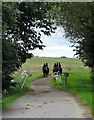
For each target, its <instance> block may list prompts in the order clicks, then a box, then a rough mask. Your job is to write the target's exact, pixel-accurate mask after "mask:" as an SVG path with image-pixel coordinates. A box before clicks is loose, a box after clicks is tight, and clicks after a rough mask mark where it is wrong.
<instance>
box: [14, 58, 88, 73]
mask: <svg viewBox="0 0 94 120" xmlns="http://www.w3.org/2000/svg"><path fill="white" fill-rule="evenodd" d="M46 62H47V63H48V65H49V68H50V72H52V69H53V64H54V63H55V62H60V63H61V65H62V68H63V71H70V70H80V69H87V67H84V65H83V63H82V62H81V61H80V60H79V59H76V58H50V57H34V58H31V59H28V60H27V61H26V63H25V64H23V65H22V68H21V69H20V70H19V71H18V72H16V74H20V73H21V72H22V71H23V70H27V71H28V72H30V73H35V72H42V66H43V64H44V63H46Z"/></svg>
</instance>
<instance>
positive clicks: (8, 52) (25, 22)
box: [2, 2, 55, 89]
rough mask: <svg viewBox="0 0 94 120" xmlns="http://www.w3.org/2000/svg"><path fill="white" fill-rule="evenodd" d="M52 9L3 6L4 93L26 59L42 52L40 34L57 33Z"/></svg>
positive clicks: (37, 5)
mask: <svg viewBox="0 0 94 120" xmlns="http://www.w3.org/2000/svg"><path fill="white" fill-rule="evenodd" d="M50 9H51V6H50V4H48V3H32V2H31V3H28V2H22V3H17V2H16V3H13V2H12V3H3V4H2V14H3V16H2V23H3V24H2V41H3V42H2V46H3V50H2V52H3V54H2V55H3V57H2V68H3V72H2V85H3V89H9V88H10V86H11V79H12V76H11V75H12V73H13V72H14V71H16V70H17V69H18V68H20V67H21V65H22V63H24V62H25V61H26V59H27V58H31V57H33V54H32V52H31V53H30V50H33V49H36V48H39V49H43V47H44V45H43V43H42V41H41V32H43V33H44V34H45V35H50V34H51V32H54V30H55V25H54V24H53V21H52V20H50V17H49V15H50V14H49V11H50ZM38 30H39V31H38Z"/></svg>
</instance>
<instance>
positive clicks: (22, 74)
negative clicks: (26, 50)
mask: <svg viewBox="0 0 94 120" xmlns="http://www.w3.org/2000/svg"><path fill="white" fill-rule="evenodd" d="M25 76H27V77H26V78H25ZM28 77H29V76H28V74H27V71H25V70H24V71H23V72H22V73H21V75H20V77H19V81H20V83H22V85H21V89H23V87H24V84H25V82H26V80H27V78H28ZM24 78H25V79H24Z"/></svg>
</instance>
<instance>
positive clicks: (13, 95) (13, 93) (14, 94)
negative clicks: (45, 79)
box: [2, 73, 42, 109]
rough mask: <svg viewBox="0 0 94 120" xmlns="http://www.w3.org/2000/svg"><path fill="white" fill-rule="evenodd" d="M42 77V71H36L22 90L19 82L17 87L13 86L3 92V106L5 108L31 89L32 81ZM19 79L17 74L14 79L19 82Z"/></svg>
mask: <svg viewBox="0 0 94 120" xmlns="http://www.w3.org/2000/svg"><path fill="white" fill-rule="evenodd" d="M40 77H42V74H41V73H35V74H33V75H32V76H30V77H29V78H28V79H27V81H26V83H25V85H24V88H23V89H22V90H21V85H20V84H18V85H17V86H16V87H15V88H11V89H10V90H9V92H8V93H7V94H3V99H2V108H3V109H4V108H6V107H7V106H9V105H10V104H11V103H12V102H13V101H14V100H16V99H17V98H18V97H20V96H22V95H23V94H25V93H26V92H28V91H31V90H32V88H31V87H30V82H31V81H33V80H36V79H37V78H40ZM18 80H19V76H15V77H14V81H16V82H19V81H18Z"/></svg>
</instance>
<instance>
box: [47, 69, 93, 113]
mask: <svg viewBox="0 0 94 120" xmlns="http://www.w3.org/2000/svg"><path fill="white" fill-rule="evenodd" d="M62 81H63V82H62V84H59V83H57V82H56V81H55V80H51V81H50V83H49V85H50V86H51V87H53V88H56V89H61V90H64V91H67V92H71V93H73V94H75V95H76V97H77V98H78V100H80V101H81V102H82V104H84V105H85V106H87V107H88V108H89V109H90V110H91V111H92V113H93V115H94V109H92V82H91V80H90V71H89V70H75V71H70V72H69V77H68V82H67V84H65V81H64V77H62Z"/></svg>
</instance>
